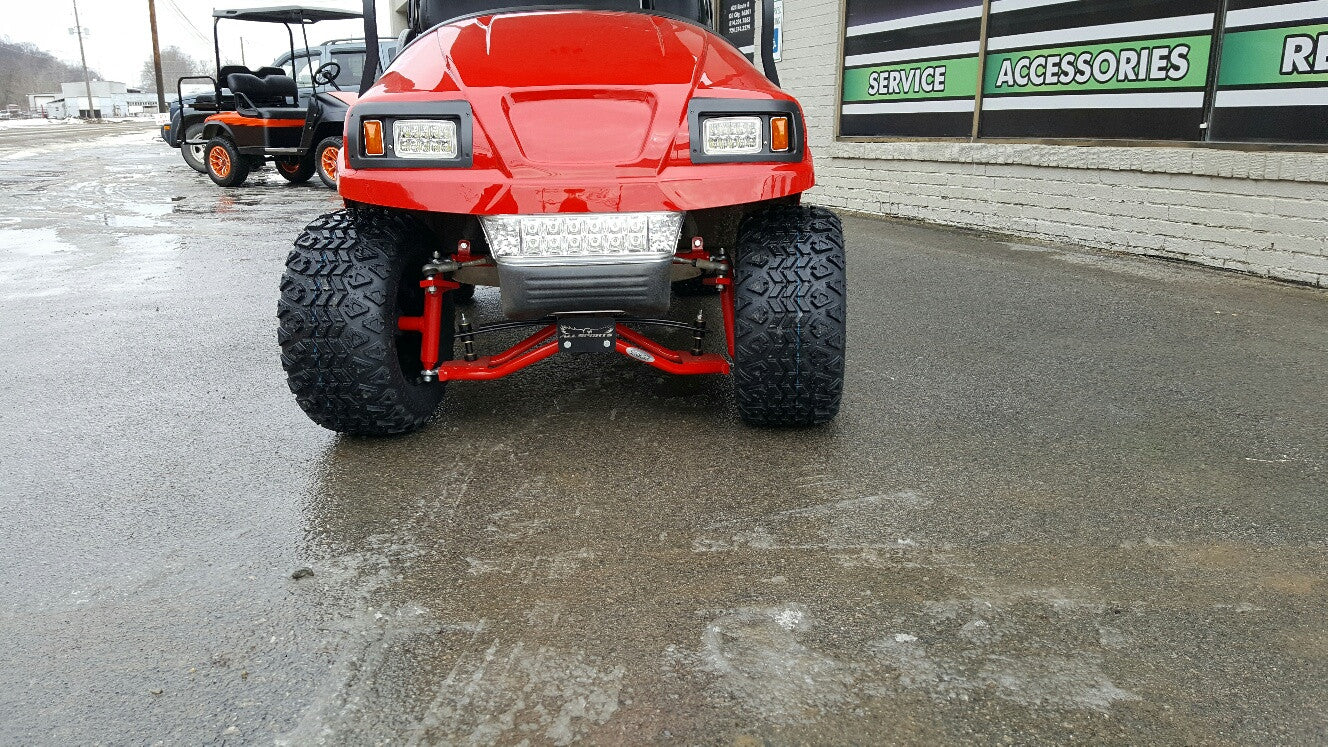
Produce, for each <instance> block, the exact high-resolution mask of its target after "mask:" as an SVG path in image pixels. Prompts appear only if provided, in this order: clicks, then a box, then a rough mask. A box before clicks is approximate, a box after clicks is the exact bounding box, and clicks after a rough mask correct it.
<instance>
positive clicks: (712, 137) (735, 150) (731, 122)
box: [701, 117, 761, 156]
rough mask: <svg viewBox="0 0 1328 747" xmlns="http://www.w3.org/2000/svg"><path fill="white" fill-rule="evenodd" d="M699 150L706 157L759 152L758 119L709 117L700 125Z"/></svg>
mask: <svg viewBox="0 0 1328 747" xmlns="http://www.w3.org/2000/svg"><path fill="white" fill-rule="evenodd" d="M701 150H702V151H703V152H704V153H705V154H706V155H707V156H745V155H750V154H753V153H760V152H761V118H760V117H711V118H710V119H707V120H704V121H703V122H702V123H701Z"/></svg>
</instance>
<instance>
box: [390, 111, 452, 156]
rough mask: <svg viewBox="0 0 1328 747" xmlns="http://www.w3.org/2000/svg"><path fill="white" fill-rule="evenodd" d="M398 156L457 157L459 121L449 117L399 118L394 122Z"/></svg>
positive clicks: (393, 129) (393, 145)
mask: <svg viewBox="0 0 1328 747" xmlns="http://www.w3.org/2000/svg"><path fill="white" fill-rule="evenodd" d="M392 150H393V152H394V153H395V154H396V156H397V157H398V158H456V157H457V123H456V122H453V121H452V120H448V119H399V120H397V121H395V122H393V123H392Z"/></svg>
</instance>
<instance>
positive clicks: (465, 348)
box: [457, 311, 479, 361]
mask: <svg viewBox="0 0 1328 747" xmlns="http://www.w3.org/2000/svg"><path fill="white" fill-rule="evenodd" d="M457 335H458V336H459V337H460V338H461V351H462V355H463V357H465V359H466V360H467V361H474V360H475V359H476V358H478V357H479V356H477V355H475V330H474V328H473V327H471V326H470V317H468V316H466V314H465V312H464V311H463V312H462V313H461V320H460V321H459V322H458V323H457Z"/></svg>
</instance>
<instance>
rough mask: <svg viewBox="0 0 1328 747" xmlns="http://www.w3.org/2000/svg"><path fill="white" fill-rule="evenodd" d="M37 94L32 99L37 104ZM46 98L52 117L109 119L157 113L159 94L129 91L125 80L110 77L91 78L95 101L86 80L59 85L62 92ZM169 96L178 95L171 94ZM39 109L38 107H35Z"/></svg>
mask: <svg viewBox="0 0 1328 747" xmlns="http://www.w3.org/2000/svg"><path fill="white" fill-rule="evenodd" d="M35 98H37V97H36V96H35V95H34V96H32V97H30V100H32V101H33V103H35ZM40 98H42V99H43V105H42V109H43V110H44V111H45V116H47V117H49V118H51V119H66V118H69V117H83V118H88V117H91V118H94V119H109V118H118V117H137V116H140V115H143V114H156V113H157V94H155V93H143V92H141V91H135V90H130V89H129V88H127V87H126V86H125V84H124V83H118V82H116V81H110V80H94V81H92V101H91V103H89V101H88V93H87V85H86V84H85V83H84V82H83V81H78V82H75V83H62V84H60V93H59V94H58V95H54V96H51V97H49V98H48V97H45V96H42V97H40ZM169 98H172V99H173V98H175V96H174V94H172V95H171V96H170V97H169ZM33 110H34V111H37V109H35V108H34V109H33Z"/></svg>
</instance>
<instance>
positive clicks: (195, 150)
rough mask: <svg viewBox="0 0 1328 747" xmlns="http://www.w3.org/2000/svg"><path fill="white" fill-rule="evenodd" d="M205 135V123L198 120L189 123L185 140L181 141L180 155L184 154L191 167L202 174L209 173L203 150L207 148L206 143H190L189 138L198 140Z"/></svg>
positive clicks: (185, 160)
mask: <svg viewBox="0 0 1328 747" xmlns="http://www.w3.org/2000/svg"><path fill="white" fill-rule="evenodd" d="M201 137H203V123H202V122H197V123H195V124H191V125H189V127H187V128H186V129H185V131H184V140H182V141H181V142H180V155H181V156H184V162H185V163H187V164H189V168H191V169H193V170H194V171H197V172H198V173H200V174H206V173H207V170H208V169H207V163H206V162H205V159H204V155H203V150H204V149H205V148H207V144H206V143H199V144H198V145H190V144H189V143H188V142H185V141H188V140H198V139H199V138H201Z"/></svg>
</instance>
